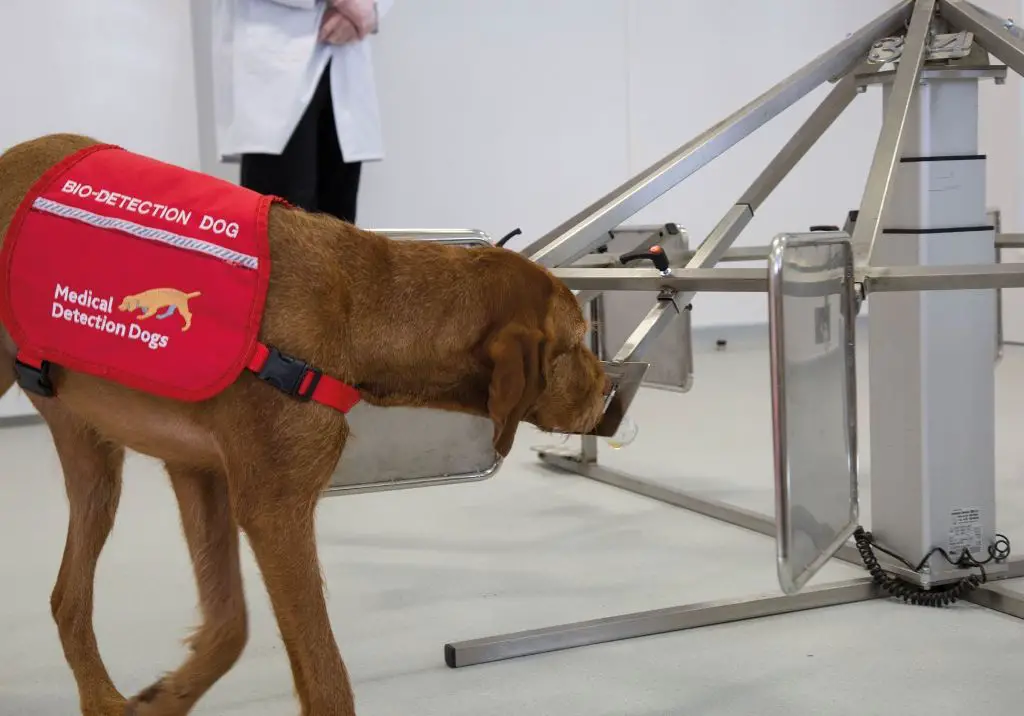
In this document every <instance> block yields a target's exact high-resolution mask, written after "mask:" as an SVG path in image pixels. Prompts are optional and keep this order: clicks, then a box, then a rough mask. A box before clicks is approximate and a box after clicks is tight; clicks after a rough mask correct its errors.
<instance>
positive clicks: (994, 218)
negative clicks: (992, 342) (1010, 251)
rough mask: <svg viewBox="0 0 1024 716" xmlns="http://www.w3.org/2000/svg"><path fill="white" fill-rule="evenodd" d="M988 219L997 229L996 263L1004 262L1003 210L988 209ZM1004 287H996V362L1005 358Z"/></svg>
mask: <svg viewBox="0 0 1024 716" xmlns="http://www.w3.org/2000/svg"><path fill="white" fill-rule="evenodd" d="M988 220H989V222H990V223H991V225H992V226H993V227H994V228H995V230H996V242H995V244H996V263H997V264H1001V263H1003V247H1002V246H1000V245H999V236H1000V234H1001V233H1002V231H1003V212H1001V211H1000V210H999V209H989V210H988ZM1003 344H1004V338H1003V289H1001V288H999V289H996V363H998V362H999V361H1001V360H1002V359H1003Z"/></svg>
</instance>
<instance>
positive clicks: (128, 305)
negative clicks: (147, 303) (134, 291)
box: [117, 296, 139, 311]
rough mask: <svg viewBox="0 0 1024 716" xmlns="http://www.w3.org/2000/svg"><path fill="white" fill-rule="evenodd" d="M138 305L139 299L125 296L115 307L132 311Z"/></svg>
mask: <svg viewBox="0 0 1024 716" xmlns="http://www.w3.org/2000/svg"><path fill="white" fill-rule="evenodd" d="M138 307H139V299H137V298H135V297H134V296H125V297H124V299H123V300H122V301H121V305H120V306H118V307H117V310H119V311H134V310H135V309H136V308H138Z"/></svg>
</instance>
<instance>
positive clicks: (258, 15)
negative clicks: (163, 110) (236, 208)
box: [213, 0, 393, 223]
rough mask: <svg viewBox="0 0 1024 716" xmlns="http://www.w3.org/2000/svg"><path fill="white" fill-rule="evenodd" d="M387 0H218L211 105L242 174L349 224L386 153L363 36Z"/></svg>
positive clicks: (261, 188) (262, 188)
mask: <svg viewBox="0 0 1024 716" xmlns="http://www.w3.org/2000/svg"><path fill="white" fill-rule="evenodd" d="M392 4H393V0H377V2H374V1H373V0H215V3H214V19H213V74H214V77H213V84H214V113H215V116H216V123H217V150H218V153H219V154H220V156H221V159H222V160H232V159H234V160H240V161H241V181H240V183H241V184H242V186H245V187H247V188H249V189H252V190H254V191H258V192H260V193H263V194H274V195H277V196H280V197H282V198H283V199H286V200H287V201H289V202H291V203H292V204H295V205H296V206H300V207H302V208H303V209H306V210H308V211H321V212H326V213H329V214H332V215H334V216H337V217H338V218H340V219H344V220H345V221H349V222H351V223H355V221H356V204H357V197H358V193H359V180H360V174H361V169H362V163H363V162H366V161H378V160H381V159H383V157H384V146H383V138H382V133H381V126H380V110H379V107H378V102H377V90H376V86H375V80H374V75H373V61H372V56H371V51H370V42H369V36H370V35H372V34H375V33H376V32H377V31H378V28H379V23H380V22H381V20H382V18H383V17H384V15H385V14H386V13H387V11H388V9H390V7H391V5H392Z"/></svg>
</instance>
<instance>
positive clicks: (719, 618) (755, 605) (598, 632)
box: [444, 578, 881, 669]
mask: <svg viewBox="0 0 1024 716" xmlns="http://www.w3.org/2000/svg"><path fill="white" fill-rule="evenodd" d="M880 596H881V594H880V593H879V591H878V589H877V588H876V587H875V585H874V584H873V583H872V581H871V579H870V578H862V579H852V580H849V581H845V582H837V583H835V584H828V585H825V586H821V587H812V588H811V589H806V590H804V591H803V592H800V593H799V594H792V595H765V596H760V597H754V598H748V599H736V600H723V601H717V602H703V603H697V604H689V605H686V606H681V607H670V608H668V609H654V610H651V611H646V612H635V613H633V614H623V615H621V616H614V617H606V618H604V619H592V620H589V621H582V622H576V623H574V624H563V625H561V626H554V627H548V628H545V629H532V630H529V631H521V632H514V633H512V634H502V635H500V636H492V637H485V638H482V639H470V640H467V641H460V642H454V643H451V644H446V645H445V647H444V654H445V663H446V664H447V665H448V666H449V667H451V668H453V669H455V668H460V667H463V666H473V665H476V664H486V663H490V662H494V661H502V660H504V659H513V658H516V657H520V656H529V655H531V654H544V653H548V652H552V651H560V650H563V649H573V648H576V647H581V646H591V645H594V644H606V643H608V642H612V641H619V640H622V639H635V638H637V637H642V636H651V635H653V634H665V633H668V632H675V631H683V630H686V629H697V628H699V627H703V626H711V625H713V624H728V623H731V622H737V621H744V620H747V619H757V618H760V617H768V616H776V615H779V614H790V613H793V612H800V611H807V610H810V609H819V608H821V607H831V606H836V605H839V604H852V603H854V602H863V601H867V600H869V599H877V598H878V597H880Z"/></svg>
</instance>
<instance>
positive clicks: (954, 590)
mask: <svg viewBox="0 0 1024 716" xmlns="http://www.w3.org/2000/svg"><path fill="white" fill-rule="evenodd" d="M853 541H854V544H855V545H856V547H857V551H858V552H859V553H860V557H861V559H862V560H864V566H865V567H867V569H868V572H869V573H870V574H871V578H872V580H874V582H875V584H877V585H878V586H879V587H880V588H881V589H882V591H884V592H885V593H886V594H889V595H890V596H892V597H895V598H897V599H901V600H903V601H904V602H905V603H907V604H914V605H917V606H924V607H945V606H948V605H950V604H953V603H954V602H956V601H957V600H959V599H961V598H963V597H964V595H966V594H969V593H970V592H972V591H974V590H975V589H977V588H978V587H980V586H981V585H982V584H984V583H985V582H986V581H987V580H988V575H987V574H986V573H985V566H984V565H986V564H988V563H990V562H993V561H996V562H1002V561H1003V560H1005V559H1006V558H1007V557H1009V556H1010V540H1009V539H1008V538H1007V537H1005V536H1004V535H996V538H995V540H994V541H993V543H992V544H991V545H989V547H988V557H987V558H986V559H985V560H983V561H978V560H977V559H975V558H974V557H973V556H972V555H971V553H970V551H969V550H968V549H967V548H964V550H963V551H962V552H961V553H960V556H959V557H958V558H957V559H953V558H952V557H950V556H949V553H948V552H946V551H945V550H944V549H942V548H941V547H936V548H934V549H932V550H931V551H929V552H928V554H926V555H925V556H924V558H923V559H922V560H921V561H920V562H919V563H918V564H917V565H916V566H915V565H913V564H911V563H910V562H908V561H907V560H905V559H903V557H900V556H899V555H898V554H896V553H894V552H890V551H889V550H887V549H885V548H884V547H882V546H881V545H879V544H877V543H876V542H875V539H874V536H873V535H872V534H871V533H870V532H867V531H866V530H865V529H864V528H863V527H858V528H857V530H856V531H855V532H854V533H853ZM876 548H877V549H878V550H879V551H880V552H884V553H885V554H887V555H889V556H890V557H893V558H894V559H897V560H899V561H900V562H902V563H903V564H905V565H906V566H907V567H909V568H910V569H911V570H913V571H914V572H920V571H921V570H922V569H923V568H924V566H925V565H926V564H927V563H928V560H929V559H930V558H931V556H932V555H933V554H936V553H937V554H939V555H941V556H942V557H943V559H945V560H946V561H947V562H949V563H950V564H952V565H953V566H956V567H960V568H961V569H970V568H971V567H977V568H978V569H979V570H980V571H981V574H971V575H968V576H966V577H963V578H962V579H960V580H959V581H957V582H954V583H953V584H947V585H943V586H941V587H937V588H934V589H925V588H924V587H919V586H918V585H916V584H911V583H910V582H907V581H906V580H903V579H900V578H899V577H896V576H894V575H891V574H888V573H887V572H886V571H885V570H884V569H882V566H881V565H880V564H879V562H878V558H877V557H876V556H875V552H874V550H875V549H876Z"/></svg>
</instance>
